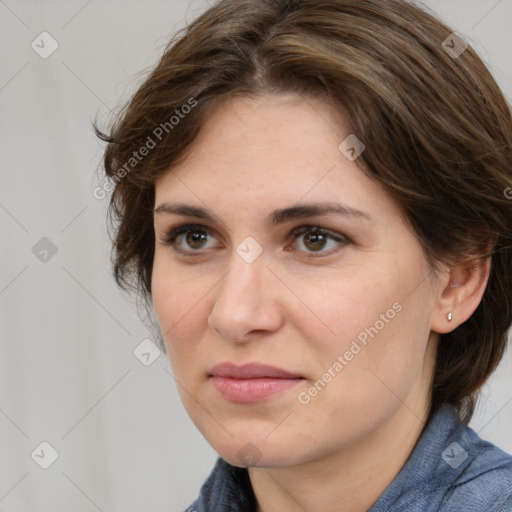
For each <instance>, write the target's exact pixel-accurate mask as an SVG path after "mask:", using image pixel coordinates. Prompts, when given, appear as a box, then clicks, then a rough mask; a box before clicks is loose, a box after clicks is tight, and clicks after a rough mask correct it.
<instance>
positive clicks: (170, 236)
mask: <svg viewBox="0 0 512 512" xmlns="http://www.w3.org/2000/svg"><path fill="white" fill-rule="evenodd" d="M194 231H197V232H204V233H207V234H208V235H212V233H211V232H210V230H209V229H208V228H206V226H202V225H200V224H184V225H181V226H177V227H176V228H174V229H171V230H170V231H169V232H168V233H167V234H166V235H164V236H163V237H162V239H161V240H160V242H161V243H162V244H163V245H165V246H169V247H173V248H174V250H175V251H177V252H180V253H182V254H184V255H185V256H191V257H196V256H202V255H203V254H204V253H203V252H202V251H201V249H197V250H190V251H186V250H183V249H180V248H178V247H177V246H176V243H175V242H176V238H177V237H178V236H179V235H182V234H187V233H191V232H194ZM306 233H313V234H315V235H322V236H324V237H326V238H327V239H330V240H334V241H335V242H337V243H338V244H339V245H340V246H341V247H343V246H345V245H347V244H349V243H350V242H351V240H350V239H349V238H347V237H346V236H343V235H340V234H339V233H336V232H335V231H330V230H328V229H324V228H321V227H320V226H316V225H314V226H313V225H304V226H300V227H298V228H295V229H294V230H292V232H291V234H292V235H293V236H294V237H295V240H297V239H299V237H301V236H303V235H305V234H306ZM338 250H339V249H335V250H334V252H338ZM299 252H301V251H299ZM304 252H306V253H308V254H310V255H311V256H312V257H319V256H330V255H331V254H333V251H332V250H330V251H304Z"/></svg>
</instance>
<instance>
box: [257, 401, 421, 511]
mask: <svg viewBox="0 0 512 512" xmlns="http://www.w3.org/2000/svg"><path fill="white" fill-rule="evenodd" d="M416 403H418V402H416ZM417 409H418V408H417V407H416V411H415V412H413V411H412V410H411V409H410V408H409V407H408V406H407V405H405V404H402V405H401V407H400V408H399V409H398V410H397V412H396V413H395V414H394V415H393V416H392V417H391V418H390V419H389V420H388V421H387V422H386V423H384V424H383V425H381V426H380V427H379V428H378V429H377V430H375V431H373V432H372V434H371V435H370V436H367V437H366V438H364V439H363V440H361V441H359V442H357V443H354V444H353V445H351V446H349V447H343V448H342V449H340V450H338V451H336V452H333V453H329V454H328V455H327V456H325V457H322V458H321V459H318V460H314V461H308V462H307V463H304V464H301V465H299V466H294V467H290V468H249V477H250V480H251V484H252V487H253V490H254V493H255V496H256V500H257V512H297V511H298V510H307V511H308V512H320V511H321V512H363V511H367V510H368V509H369V508H370V507H371V506H372V505H373V504H374V503H375V501H377V499H378V497H379V496H380V495H381V494H382V493H383V492H384V490H385V489H386V488H387V487H388V486H389V485H390V483H391V482H392V481H393V479H394V478H395V476H396V475H397V474H398V473H399V471H400V469H401V468H402V467H403V465H404V464H405V462H406V461H407V459H408V457H409V455H410V454H411V452H412V451H413V449H414V446H415V445H416V442H417V441H418V439H419V437H420V435H421V432H422V430H423V428H424V426H425V423H426V420H427V403H426V400H425V401H424V403H423V407H422V408H421V410H420V411H419V412H418V410H417Z"/></svg>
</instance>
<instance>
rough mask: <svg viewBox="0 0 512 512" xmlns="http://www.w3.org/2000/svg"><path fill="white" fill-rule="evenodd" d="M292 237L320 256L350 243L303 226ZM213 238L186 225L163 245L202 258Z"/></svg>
mask: <svg viewBox="0 0 512 512" xmlns="http://www.w3.org/2000/svg"><path fill="white" fill-rule="evenodd" d="M292 236H293V237H294V239H295V242H300V243H299V244H298V245H299V246H300V245H302V248H299V249H298V251H299V252H306V253H309V254H310V255H314V254H313V253H319V254H318V255H319V256H326V255H330V254H333V253H335V252H337V250H338V248H339V247H340V246H345V245H347V244H348V243H349V242H350V240H349V239H348V238H346V237H345V236H343V235H340V234H339V233H336V232H334V231H330V230H327V229H323V228H321V227H319V226H301V227H299V228H297V229H295V230H293V231H292ZM212 238H214V237H213V236H212V233H211V231H210V230H209V229H208V228H206V227H205V226H201V225H200V224H186V225H182V226H178V227H176V228H174V229H172V230H171V231H170V232H169V233H168V234H167V235H165V236H164V237H163V238H162V239H161V243H162V244H163V245H167V246H171V247H173V248H174V249H175V250H176V251H177V252H181V253H183V254H185V255H187V256H200V255H201V254H202V251H201V250H202V249H211V248H213V247H214V245H212V244H210V245H208V243H209V242H210V241H211V239H212ZM329 246H330V250H325V249H326V248H328V249H329ZM292 250H293V249H292ZM193 253H196V254H193ZM314 256H316V255H314Z"/></svg>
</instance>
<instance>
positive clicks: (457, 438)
mask: <svg viewBox="0 0 512 512" xmlns="http://www.w3.org/2000/svg"><path fill="white" fill-rule="evenodd" d="M497 468H498V470H500V472H498V473H496V475H499V478H498V480H500V481H499V482H498V481H497V480H496V477H495V476H493V477H492V478H493V480H492V485H494V487H495V489H494V491H492V492H495V493H496V496H501V498H498V500H499V499H501V500H503V508H492V509H489V507H488V506H487V507H486V506H484V505H483V504H484V503H485V502H487V503H489V501H488V500H493V502H494V507H496V506H500V505H499V504H498V505H496V498H495V497H494V496H493V495H491V494H492V492H491V489H490V486H489V482H488V481H487V480H485V479H484V478H483V476H482V475H484V476H485V474H489V475H492V472H493V470H497ZM500 468H501V469H500ZM467 483H468V484H469V485H467V486H466V487H464V485H465V484H467ZM492 485H491V487H492ZM468 493H469V494H468ZM472 494H474V495H475V496H476V497H472ZM468 496H469V497H468ZM465 499H471V500H473V501H471V503H474V502H475V500H477V501H480V500H482V506H483V508H481V509H480V508H475V509H473V508H472V507H471V508H469V505H468V507H466V505H465V501H464V500H465ZM511 503H512V457H511V456H510V455H508V454H507V453H505V452H503V451H502V450H500V449H499V448H497V447H495V446H494V445H493V444H491V443H489V442H487V441H483V440H482V439H480V437H479V436H478V435H477V434H476V432H474V431H473V430H472V429H471V428H469V427H468V426H466V425H464V424H462V423H461V422H460V421H459V419H458V416H457V412H456V410H455V408H454V407H452V406H450V405H444V406H442V407H441V408H440V409H439V410H438V411H437V412H436V413H435V414H434V415H433V416H432V417H431V419H430V420H429V421H428V422H427V424H426V426H425V427H424V429H423V432H422V434H421V436H420V438H419V439H418V441H417V443H416V445H415V447H414V449H413V451H412V453H411V455H410V456H409V458H408V460H407V461H406V463H405V465H404V466H403V467H402V469H401V470H400V472H399V473H398V474H397V476H396V477H395V478H394V480H393V481H392V482H391V484H390V485H389V486H388V487H387V488H386V489H385V491H384V492H383V493H382V494H381V495H380V497H379V498H378V500H377V501H376V502H375V503H374V504H373V506H372V507H371V508H370V509H369V511H368V512H389V511H390V510H393V512H406V511H407V512H423V511H436V512H437V511H444V510H446V511H448V510H450V511H451V510H458V511H459V510H465V511H466V510H468V511H469V510H504V511H505V510H512V509H511V508H505V507H509V506H510V505H511ZM460 506H462V508H457V507H460ZM452 507H454V508H452ZM464 507H466V508H464ZM255 510H256V499H255V497H254V493H253V490H252V487H251V483H250V480H249V474H248V471H247V469H246V468H239V467H236V466H232V465H231V464H229V463H228V462H226V461H225V460H224V459H222V458H221V457H219V458H218V459H217V461H216V464H215V466H214V468H213V470H212V472H211V474H210V476H209V477H208V479H207V480H206V482H205V483H204V484H203V486H202V487H201V491H200V495H199V498H198V499H197V500H196V501H195V502H194V503H193V504H192V505H191V506H190V507H189V508H188V509H186V512H254V511H255Z"/></svg>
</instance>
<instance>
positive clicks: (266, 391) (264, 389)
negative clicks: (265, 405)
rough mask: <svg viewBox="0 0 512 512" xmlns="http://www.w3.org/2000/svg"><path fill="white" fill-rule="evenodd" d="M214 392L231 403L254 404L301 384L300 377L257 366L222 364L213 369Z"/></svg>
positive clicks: (271, 367) (252, 364)
mask: <svg viewBox="0 0 512 512" xmlns="http://www.w3.org/2000/svg"><path fill="white" fill-rule="evenodd" d="M210 376H211V378H212V382H213V385H214V386H215V389H217V391H219V393H221V394H222V396H223V397H224V398H226V399H227V400H231V401H233V402H257V401H260V400H264V399H266V398H269V397H270V396H272V395H274V394H275V393H279V392H280V391H284V390H286V389H289V388H291V387H293V386H295V385H296V384H298V383H299V382H301V381H302V380H303V377H301V376H300V375H296V374H292V373H289V372H287V371H285V370H281V369H280V368H275V367H273V366H267V365H262V364H257V363H247V364H244V365H242V366H236V365H234V364H232V363H222V364H218V365H216V366H214V367H213V369H212V370H211V375H210Z"/></svg>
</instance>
